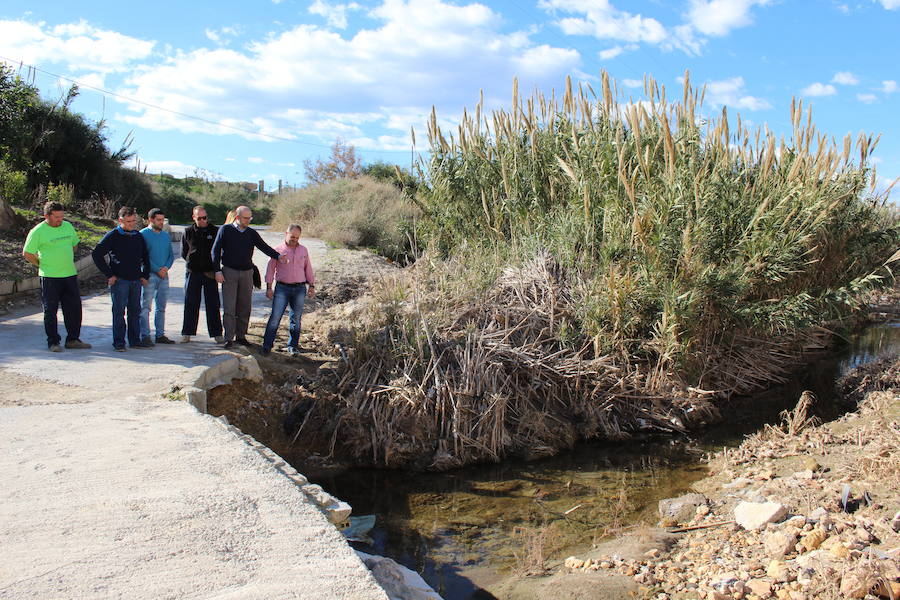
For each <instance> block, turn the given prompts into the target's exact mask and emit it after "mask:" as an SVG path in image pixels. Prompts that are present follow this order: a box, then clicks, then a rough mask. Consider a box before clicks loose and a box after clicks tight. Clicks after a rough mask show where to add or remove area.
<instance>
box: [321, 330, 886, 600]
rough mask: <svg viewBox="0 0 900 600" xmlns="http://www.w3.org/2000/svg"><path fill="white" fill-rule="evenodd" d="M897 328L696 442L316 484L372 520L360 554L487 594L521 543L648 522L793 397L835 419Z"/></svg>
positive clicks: (550, 546) (859, 338)
mask: <svg viewBox="0 0 900 600" xmlns="http://www.w3.org/2000/svg"><path fill="white" fill-rule="evenodd" d="M898 325H900V324H898V323H893V324H887V325H875V326H871V327H869V328H867V329H866V330H864V331H863V332H862V333H860V334H856V335H854V336H853V337H852V338H851V339H850V340H848V341H847V343H846V344H844V345H843V346H842V347H840V348H839V349H838V351H837V352H834V353H831V354H829V355H828V356H824V357H822V358H821V359H820V360H817V361H815V362H814V363H813V364H812V365H810V367H809V368H808V369H805V370H804V372H803V373H802V374H801V375H800V376H798V377H797V378H795V379H794V380H792V381H790V382H789V383H787V384H785V385H782V386H779V387H776V388H773V389H771V390H768V391H767V392H765V393H762V394H756V395H754V396H752V397H749V398H743V399H738V400H736V401H734V402H732V403H731V404H730V405H729V406H727V407H724V411H725V412H726V414H728V419H729V423H728V425H727V426H717V427H715V429H714V430H711V431H709V432H706V433H704V434H703V435H702V436H701V437H700V438H699V439H696V440H678V441H676V440H671V439H656V440H650V439H647V440H638V441H630V442H627V443H620V444H615V445H611V444H601V443H592V444H582V445H580V446H578V447H577V448H576V449H575V450H573V451H572V452H569V453H567V454H565V455H562V456H557V457H554V458H549V459H544V460H540V461H533V462H516V461H508V462H506V463H504V464H501V465H490V466H478V467H469V468H465V469H459V470H456V471H451V472H447V473H439V474H432V473H425V474H422V473H406V472H392V471H376V470H354V471H350V472H345V473H342V474H340V475H339V476H336V477H334V478H331V479H320V480H319V481H317V483H320V484H322V485H323V487H325V488H326V489H327V490H328V491H330V492H332V493H333V494H335V495H336V496H338V497H339V498H341V499H343V500H345V501H347V502H349V503H350V504H351V505H352V506H353V510H354V514H356V515H368V514H374V515H376V526H375V528H374V529H373V530H372V532H371V534H370V535H371V538H372V540H371V543H362V544H356V545H357V546H358V547H359V548H360V549H362V550H365V551H367V552H373V553H375V554H381V555H384V556H389V557H391V558H394V559H395V560H397V561H398V562H400V563H402V564H404V565H406V566H408V567H410V568H411V569H413V570H415V571H417V572H419V573H420V574H421V575H422V576H423V577H424V578H425V580H426V581H427V582H428V583H429V584H430V585H431V586H432V587H434V588H435V589H436V590H437V591H438V592H439V593H440V594H441V595H442V596H443V597H444V598H445V599H446V600H457V599H465V598H492V597H493V596H492V595H491V594H490V592H489V591H488V590H490V589H491V588H492V587H493V586H492V583H493V582H494V581H498V580H499V579H500V578H501V577H503V576H505V575H508V574H509V573H511V572H512V571H513V570H515V569H517V568H520V567H521V566H522V565H523V564H524V562H525V560H526V559H527V557H528V555H529V543H528V540H529V539H530V540H532V541H533V540H534V539H536V538H537V536H540V537H541V540H542V541H541V544H542V547H543V551H544V553H545V555H548V556H550V557H554V551H555V552H556V554H555V557H556V558H561V557H560V555H559V553H560V552H561V551H562V550H563V549H565V551H566V553H573V552H577V551H578V550H579V549H581V550H583V549H586V548H588V547H589V546H590V544H591V543H592V542H594V541H596V540H598V539H600V538H602V537H603V536H605V535H609V534H611V533H614V532H615V531H616V529H617V528H620V527H622V526H627V525H634V524H635V523H639V522H641V521H644V522H647V523H655V521H656V505H657V502H658V501H659V500H660V499H662V498H667V497H671V496H675V495H678V494H681V493H683V492H684V491H686V490H687V489H688V488H689V486H690V484H691V483H692V482H694V481H696V480H698V479H700V478H702V477H703V476H704V475H705V472H706V470H705V467H704V466H703V463H702V460H701V459H702V457H703V456H704V454H705V453H707V452H709V451H711V450H714V449H718V448H721V447H722V446H723V445H734V444H737V443H739V441H740V439H741V438H742V437H743V435H745V434H747V433H750V432H753V431H755V430H757V429H759V428H760V427H762V426H763V425H764V424H765V423H773V422H777V421H778V414H779V412H780V411H782V410H784V409H786V408H791V407H792V406H793V404H794V403H795V402H796V400H797V398H798V397H799V395H800V393H801V392H802V391H803V390H807V389H808V390H812V391H814V392H815V393H816V394H817V396H818V397H819V399H820V402H819V404H818V410H819V412H820V415H821V416H822V417H823V418H826V419H828V418H834V417H835V416H837V415H838V414H839V413H840V412H841V411H842V410H843V408H842V407H841V406H840V405H839V403H838V402H837V398H836V394H835V392H834V382H835V380H836V379H837V377H839V376H840V375H842V374H843V373H845V372H846V371H847V370H849V369H851V368H853V367H855V366H857V365H859V364H862V363H865V362H868V361H870V360H873V359H875V358H880V357H882V356H888V355H892V354H897V353H898V352H900V326H898ZM531 547H532V551H531V552H533V547H534V546H533V544H532V546H531ZM532 555H533V554H532Z"/></svg>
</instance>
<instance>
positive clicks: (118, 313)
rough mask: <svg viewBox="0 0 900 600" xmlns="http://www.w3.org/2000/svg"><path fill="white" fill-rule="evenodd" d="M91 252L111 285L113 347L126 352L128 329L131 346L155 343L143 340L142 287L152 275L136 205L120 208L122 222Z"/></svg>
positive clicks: (145, 346)
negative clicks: (140, 230)
mask: <svg viewBox="0 0 900 600" xmlns="http://www.w3.org/2000/svg"><path fill="white" fill-rule="evenodd" d="M91 256H92V257H93V259H94V264H96V265H97V268H98V269H100V271H101V272H102V273H103V274H104V275H106V278H107V284H108V285H109V295H110V298H112V330H113V348H115V349H116V351H117V352H125V334H126V332H127V334H128V344H129V345H130V346H131V347H132V348H150V347H152V346H153V344H150V343H145V342H142V341H141V289H142V287H143V286H145V285H147V280H148V279H149V278H150V253H149V252H148V251H147V242H145V241H144V236H142V235H141V234H140V232H139V231H138V230H137V213H136V212H135V211H134V209H133V208H131V207H129V206H123V207H122V208H120V209H119V226H118V227H116V228H115V229H113V230H112V231H110V232H109V233H107V234H106V235H105V236H103V239H102V240H100V243H99V244H97V247H96V248H94V250H93V252H91ZM126 311H127V312H128V321H127V324H126V320H125V312H126Z"/></svg>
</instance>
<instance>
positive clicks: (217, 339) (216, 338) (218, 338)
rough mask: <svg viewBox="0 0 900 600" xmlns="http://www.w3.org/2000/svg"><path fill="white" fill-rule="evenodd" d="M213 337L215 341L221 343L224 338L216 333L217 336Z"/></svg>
mask: <svg viewBox="0 0 900 600" xmlns="http://www.w3.org/2000/svg"><path fill="white" fill-rule="evenodd" d="M213 339H214V340H216V343H217V344H221V343H223V342H224V341H225V338H224V337H223V336H221V335H217V336H216V337H214V338H213Z"/></svg>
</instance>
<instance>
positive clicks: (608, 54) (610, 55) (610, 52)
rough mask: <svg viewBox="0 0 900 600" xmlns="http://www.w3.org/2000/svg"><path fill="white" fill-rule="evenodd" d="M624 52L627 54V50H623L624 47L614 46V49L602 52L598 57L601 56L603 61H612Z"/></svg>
mask: <svg viewBox="0 0 900 600" xmlns="http://www.w3.org/2000/svg"><path fill="white" fill-rule="evenodd" d="M623 52H625V48H623V47H622V46H613V47H612V48H607V49H606V50H601V51H600V52H598V53H597V56H599V57H600V58H601V59H603V60H610V59H612V58H615V57H617V56H618V55H620V54H622V53H623Z"/></svg>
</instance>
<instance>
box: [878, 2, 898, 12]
mask: <svg viewBox="0 0 900 600" xmlns="http://www.w3.org/2000/svg"><path fill="white" fill-rule="evenodd" d="M878 1H879V2H881V5H882V6H883V7H885V8H886V9H888V10H894V9H895V8H900V0H878Z"/></svg>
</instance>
